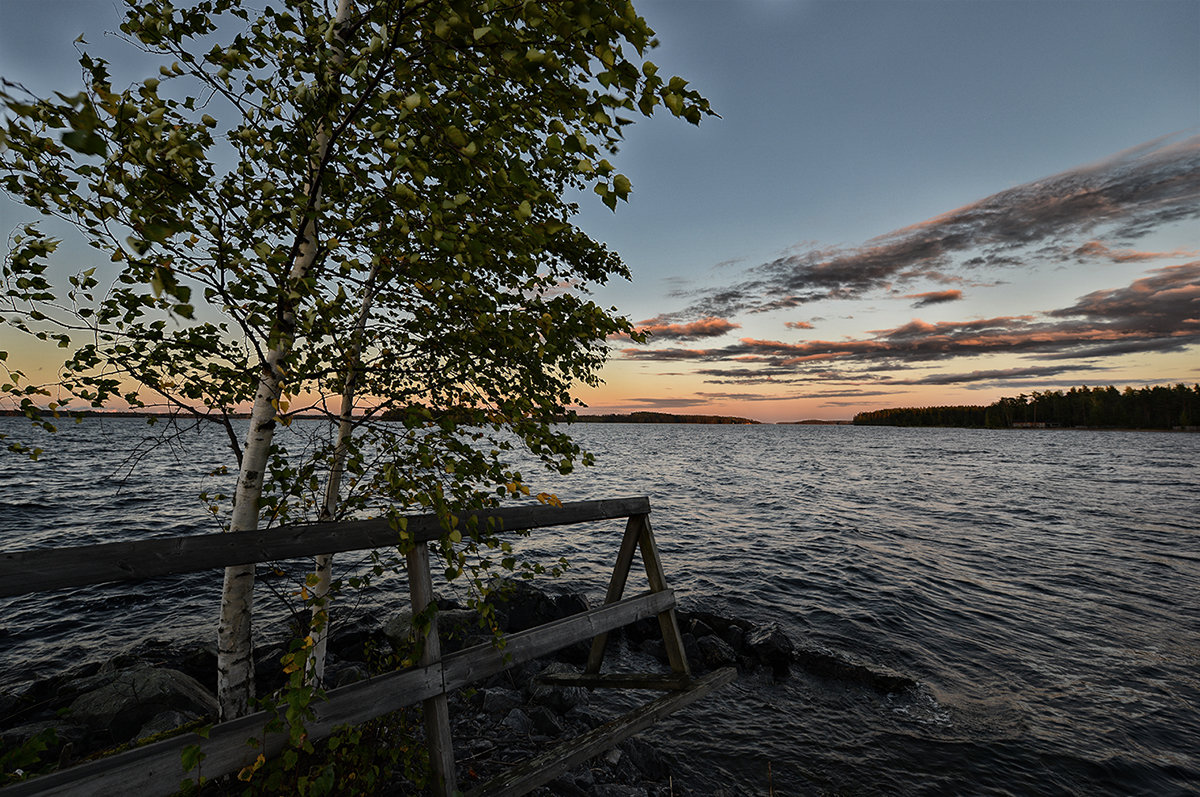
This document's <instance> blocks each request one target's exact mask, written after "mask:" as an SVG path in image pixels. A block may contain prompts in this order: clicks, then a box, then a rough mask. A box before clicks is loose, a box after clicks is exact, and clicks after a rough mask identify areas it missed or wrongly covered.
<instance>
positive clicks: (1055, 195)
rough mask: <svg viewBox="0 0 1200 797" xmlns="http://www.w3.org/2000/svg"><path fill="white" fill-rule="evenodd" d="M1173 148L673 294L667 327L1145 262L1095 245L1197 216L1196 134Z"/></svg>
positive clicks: (1143, 150)
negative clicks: (1072, 261) (727, 282)
mask: <svg viewBox="0 0 1200 797" xmlns="http://www.w3.org/2000/svg"><path fill="white" fill-rule="evenodd" d="M1175 138H1176V137H1172V136H1168V137H1163V138H1160V139H1156V140H1154V141H1150V142H1148V143H1146V144H1143V145H1141V146H1139V147H1135V148H1133V149H1130V150H1127V151H1125V152H1121V153H1117V154H1116V155H1114V156H1112V157H1110V158H1107V159H1105V160H1103V161H1101V162H1099V163H1094V164H1090V165H1087V166H1082V167H1079V168H1076V169H1072V170H1070V171H1067V172H1063V173H1062V174H1058V175H1055V176H1053V177H1048V178H1045V179H1043V180H1038V181H1035V182H1032V183H1027V184H1025V185H1020V186H1017V187H1015V188H1011V189H1008V190H1006V191H1001V192H999V193H997V194H993V195H992V196H989V197H986V198H984V199H981V200H979V201H978V202H974V203H972V204H970V205H966V206H964V207H961V208H959V209H957V210H953V211H950V212H949V213H945V214H942V215H941V216H937V217H935V218H932V219H929V220H927V221H924V222H921V223H919V224H915V225H912V226H910V227H905V228H903V229H900V230H896V231H894V232H891V233H888V234H886V235H883V236H880V237H878V238H875V239H872V240H870V241H867V242H866V243H865V244H864V245H862V246H859V247H856V248H851V249H839V248H810V249H808V250H805V251H800V252H789V253H787V254H785V255H783V256H782V257H779V258H777V259H776V260H773V261H771V262H769V263H764V264H762V265H760V266H757V267H755V268H753V269H751V270H750V271H749V272H748V279H746V280H744V281H742V282H740V283H737V284H735V285H731V286H726V287H723V288H719V289H711V290H705V291H691V292H689V293H687V294H679V295H686V296H689V297H690V298H691V299H692V304H691V306H690V307H688V308H687V309H685V310H684V311H682V312H680V313H678V314H674V315H672V316H671V317H672V318H673V319H682V318H696V317H698V316H705V317H711V316H719V317H723V318H728V317H730V316H733V315H735V314H737V313H739V312H767V311H770V310H777V309H785V308H791V307H797V306H799V305H802V304H805V303H808V302H812V301H816V300H821V299H851V298H861V297H862V296H863V295H864V294H866V293H868V292H871V291H876V290H895V288H896V286H897V285H898V284H909V283H917V282H920V281H933V282H937V283H941V284H953V283H957V282H960V281H961V280H963V279H965V277H964V276H963V274H961V273H959V274H956V273H954V272H955V271H959V272H964V271H965V272H967V273H969V272H972V271H976V270H978V269H980V268H991V269H996V268H1013V267H1019V266H1022V265H1027V264H1029V263H1030V262H1031V261H1035V260H1041V259H1045V258H1048V257H1060V258H1061V257H1063V256H1067V257H1071V256H1073V257H1076V258H1079V257H1091V258H1100V259H1108V260H1112V259H1113V258H1114V257H1127V258H1134V259H1136V258H1137V257H1140V256H1141V255H1148V254H1150V253H1136V252H1134V250H1125V249H1115V248H1112V247H1110V246H1109V245H1108V244H1104V243H1102V242H1100V241H1098V238H1099V237H1108V238H1110V239H1113V240H1116V241H1131V240H1135V239H1137V238H1140V237H1142V236H1144V235H1146V234H1147V233H1149V232H1151V231H1153V230H1155V229H1157V228H1159V227H1161V226H1163V225H1166V224H1171V223H1175V222H1180V221H1184V220H1190V219H1195V218H1200V135H1195V136H1190V137H1187V138H1183V139H1181V140H1175ZM1101 234H1102V235H1101ZM1085 241H1086V242H1085ZM1090 243H1094V244H1098V246H1096V245H1092V246H1089V244H1090ZM1162 254H1163V256H1167V255H1168V254H1169V253H1162ZM1189 256H1190V255H1189Z"/></svg>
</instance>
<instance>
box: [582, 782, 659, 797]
mask: <svg viewBox="0 0 1200 797" xmlns="http://www.w3.org/2000/svg"><path fill="white" fill-rule="evenodd" d="M592 795H593V796H594V797H646V787H644V786H626V785H625V784H623V783H601V784H597V785H596V787H595V788H594V789H592Z"/></svg>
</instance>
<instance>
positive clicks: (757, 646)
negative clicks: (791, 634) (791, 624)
mask: <svg viewBox="0 0 1200 797" xmlns="http://www.w3.org/2000/svg"><path fill="white" fill-rule="evenodd" d="M746 647H747V648H748V649H749V650H750V652H751V653H752V654H753V655H754V656H755V657H756V658H757V659H758V660H759V661H760V662H762V663H763V664H764V665H766V666H768V667H770V668H771V669H772V670H773V671H774V672H775V674H776V675H780V674H786V673H787V672H788V667H789V665H790V664H791V661H792V650H793V648H794V645H792V640H790V639H788V636H787V634H785V633H783V631H781V630H780V628H779V626H778V625H776V624H775V623H771V624H770V625H763V626H756V627H755V628H754V629H752V630H751V631H750V632H749V633H748V634H746Z"/></svg>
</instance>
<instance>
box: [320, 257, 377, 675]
mask: <svg viewBox="0 0 1200 797" xmlns="http://www.w3.org/2000/svg"><path fill="white" fill-rule="evenodd" d="M379 268H380V264H379V263H376V264H375V265H374V266H373V267H372V268H371V273H370V275H369V276H368V277H367V284H366V286H365V289H364V294H363V300H362V307H361V308H360V309H359V312H358V318H357V319H356V321H355V324H354V331H353V333H352V335H353V337H351V339H350V351H349V353H348V356H347V358H346V376H345V382H344V383H343V387H342V405H341V407H340V409H339V415H338V418H339V420H338V434H337V445H336V447H335V448H334V451H333V462H332V463H331V464H330V468H329V481H328V482H326V483H325V501H324V504H323V505H322V507H321V519H322V520H333V518H334V517H335V516H336V515H337V509H338V503H339V501H340V499H341V489H342V474H343V473H344V472H345V468H346V454H347V449H348V447H349V444H350V435H351V434H353V432H354V424H353V416H354V398H355V390H356V387H357V384H358V374H359V370H360V368H361V365H362V350H363V342H364V337H365V336H366V331H367V319H368V318H370V315H371V304H372V303H373V302H374V300H375V292H376V281H377V280H378V278H379ZM316 575H317V583H316V585H315V586H314V587H313V598H314V601H313V621H312V638H313V649H312V654H311V657H310V658H309V669H308V677H307V681H308V683H309V684H311V685H313V686H321V685H322V683H323V682H324V680H325V651H326V649H327V648H328V643H329V627H330V622H331V617H330V614H329V604H330V601H332V600H333V596H332V595H331V594H330V592H329V587H330V585H331V584H332V583H333V554H321V555H320V556H318V557H317V559H316Z"/></svg>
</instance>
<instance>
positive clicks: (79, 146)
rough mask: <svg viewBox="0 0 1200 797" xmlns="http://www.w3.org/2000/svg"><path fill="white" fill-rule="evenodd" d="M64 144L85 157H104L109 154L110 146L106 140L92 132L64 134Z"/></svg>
mask: <svg viewBox="0 0 1200 797" xmlns="http://www.w3.org/2000/svg"><path fill="white" fill-rule="evenodd" d="M62 142H63V144H65V145H66V146H68V147H70V148H71V149H73V150H75V151H76V152H82V153H83V154H84V155H104V154H105V153H107V152H108V145H107V144H106V143H105V141H104V139H103V138H101V137H100V136H98V135H97V134H95V133H93V132H92V131H90V130H71V131H69V132H67V133H63V137H62Z"/></svg>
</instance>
